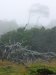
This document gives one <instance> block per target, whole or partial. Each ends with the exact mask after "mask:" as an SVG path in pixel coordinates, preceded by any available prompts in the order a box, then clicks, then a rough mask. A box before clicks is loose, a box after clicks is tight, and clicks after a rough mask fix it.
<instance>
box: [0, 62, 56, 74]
mask: <svg viewBox="0 0 56 75" xmlns="http://www.w3.org/2000/svg"><path fill="white" fill-rule="evenodd" d="M28 67H29V68H26V67H25V66H24V65H22V64H15V63H12V62H9V61H3V62H2V61H0V75H35V72H36V71H37V70H38V69H41V68H47V69H49V70H52V71H54V72H55V73H56V61H53V62H51V63H49V62H37V63H31V64H28Z"/></svg>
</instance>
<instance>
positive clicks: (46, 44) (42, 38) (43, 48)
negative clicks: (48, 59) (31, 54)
mask: <svg viewBox="0 0 56 75" xmlns="http://www.w3.org/2000/svg"><path fill="white" fill-rule="evenodd" d="M9 40H11V43H14V42H20V43H22V45H23V46H27V47H28V49H31V50H36V51H39V52H48V51H54V52H56V27H54V28H52V29H45V28H44V27H42V28H31V29H29V30H24V28H18V29H17V30H14V31H11V32H8V33H6V34H4V35H2V36H1V38H0V41H2V42H3V43H5V44H7V43H9Z"/></svg>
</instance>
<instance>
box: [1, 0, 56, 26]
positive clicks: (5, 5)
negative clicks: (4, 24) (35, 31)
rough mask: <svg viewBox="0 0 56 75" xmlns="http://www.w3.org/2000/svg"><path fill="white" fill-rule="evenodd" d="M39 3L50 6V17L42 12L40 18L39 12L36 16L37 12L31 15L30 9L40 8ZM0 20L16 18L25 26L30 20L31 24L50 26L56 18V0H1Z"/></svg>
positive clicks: (19, 23)
mask: <svg viewBox="0 0 56 75" xmlns="http://www.w3.org/2000/svg"><path fill="white" fill-rule="evenodd" d="M39 5H40V6H44V7H45V8H48V13H49V15H48V17H46V16H44V17H43V16H42V15H41V14H40V19H38V15H39V14H38V13H37V16H36V13H35V14H32V12H31V15H30V10H32V9H34V8H38V6H39ZM42 9H43V8H41V11H42ZM44 10H46V9H44ZM41 11H40V12H41ZM44 14H45V12H44ZM29 15H30V20H29ZM0 20H4V21H7V20H8V21H10V20H14V21H16V22H17V23H18V25H19V26H24V25H25V24H27V23H28V22H29V25H30V24H31V25H32V24H33V25H38V24H39V23H40V25H44V26H48V25H49V22H50V21H52V20H56V0H0ZM33 20H34V21H33Z"/></svg>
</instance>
